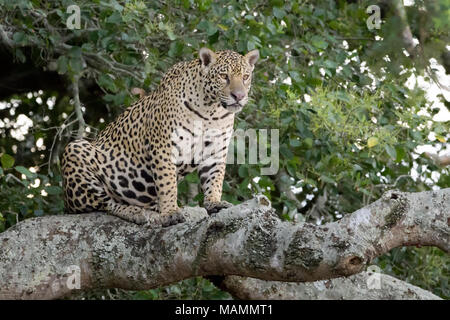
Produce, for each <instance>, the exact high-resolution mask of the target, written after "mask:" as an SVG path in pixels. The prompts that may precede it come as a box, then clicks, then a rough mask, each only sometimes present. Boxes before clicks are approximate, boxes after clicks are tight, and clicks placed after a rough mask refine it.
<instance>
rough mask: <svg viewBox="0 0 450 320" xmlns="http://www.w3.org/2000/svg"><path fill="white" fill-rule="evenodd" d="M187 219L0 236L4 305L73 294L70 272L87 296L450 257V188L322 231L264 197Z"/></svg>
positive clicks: (38, 227)
mask: <svg viewBox="0 0 450 320" xmlns="http://www.w3.org/2000/svg"><path fill="white" fill-rule="evenodd" d="M183 212H184V214H185V216H186V218H187V220H188V221H187V222H185V223H181V224H178V225H175V226H172V227H169V228H163V229H147V228H144V227H142V226H138V225H135V224H132V223H128V222H125V221H123V220H120V219H119V218H116V217H113V216H107V215H102V214H98V213H97V214H95V213H93V214H83V215H58V216H46V217H42V218H33V219H27V220H25V221H23V222H20V223H19V224H17V225H15V226H14V227H11V228H10V229H8V230H7V231H5V232H3V233H2V234H0V244H1V246H2V250H1V251H0V298H23V299H37V298H59V297H63V296H65V295H68V294H70V292H71V287H70V286H68V285H66V284H67V283H68V280H70V279H71V276H72V274H71V273H70V272H68V271H67V270H70V267H71V266H76V267H77V268H79V270H80V279H81V280H80V288H81V290H87V289H92V288H123V289H129V290H143V289H150V288H155V287H160V286H162V285H166V284H170V283H173V282H176V281H179V280H182V279H186V278H190V277H193V276H209V275H239V276H244V277H253V278H259V279H263V280H275V281H293V282H305V281H316V280H323V279H330V278H336V277H341V276H348V275H352V274H355V273H359V272H361V271H362V270H363V269H364V268H365V266H366V265H368V264H369V263H370V262H371V261H372V260H373V259H374V258H375V257H377V256H379V255H381V254H384V253H386V252H387V251H389V250H390V249H392V248H395V247H398V246H407V245H430V246H437V247H439V248H441V249H442V250H444V251H446V252H449V250H450V231H449V225H450V188H448V189H443V190H439V191H427V192H420V193H402V192H398V191H389V192H387V193H386V194H385V195H383V197H382V198H381V199H379V200H377V201H375V202H373V203H372V204H370V205H368V206H366V207H364V208H362V209H360V210H358V211H356V212H354V213H353V214H351V215H348V216H345V217H344V218H342V219H341V220H340V221H337V222H332V223H327V224H325V225H319V226H318V225H315V224H309V223H304V224H293V223H291V222H286V221H281V220H280V219H279V218H278V216H277V215H276V214H275V212H274V211H273V209H272V208H271V207H270V203H269V201H268V200H267V199H266V198H265V197H263V196H258V197H257V198H255V199H253V200H250V201H247V202H245V203H243V204H240V205H237V206H234V207H231V208H229V209H225V210H222V211H221V212H220V213H218V214H217V215H214V216H212V217H208V216H207V214H206V211H205V210H204V209H202V208H191V207H187V208H185V209H183Z"/></svg>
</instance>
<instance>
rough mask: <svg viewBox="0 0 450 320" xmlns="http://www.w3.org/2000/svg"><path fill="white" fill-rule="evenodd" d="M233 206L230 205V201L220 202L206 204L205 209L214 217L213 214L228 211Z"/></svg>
mask: <svg viewBox="0 0 450 320" xmlns="http://www.w3.org/2000/svg"><path fill="white" fill-rule="evenodd" d="M232 206H233V204H231V203H229V202H228V201H220V202H205V204H204V207H205V209H206V211H208V214H209V215H212V214H213V213H217V212H219V211H220V210H222V209H226V208H229V207H232Z"/></svg>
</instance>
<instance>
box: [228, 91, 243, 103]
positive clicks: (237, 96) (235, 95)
mask: <svg viewBox="0 0 450 320" xmlns="http://www.w3.org/2000/svg"><path fill="white" fill-rule="evenodd" d="M231 96H232V97H233V99H234V100H236V102H239V101H241V100H242V99H244V97H245V92H244V91H232V92H231Z"/></svg>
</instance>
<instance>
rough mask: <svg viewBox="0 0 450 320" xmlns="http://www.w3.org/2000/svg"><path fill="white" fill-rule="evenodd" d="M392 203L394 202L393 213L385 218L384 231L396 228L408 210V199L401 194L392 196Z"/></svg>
mask: <svg viewBox="0 0 450 320" xmlns="http://www.w3.org/2000/svg"><path fill="white" fill-rule="evenodd" d="M391 201H394V204H393V205H392V208H391V211H390V212H389V213H388V214H387V215H386V217H384V225H383V228H384V229H390V228H392V227H394V226H395V225H396V224H397V223H398V221H400V219H401V218H402V217H403V216H404V215H405V212H406V211H407V209H408V206H409V203H408V199H407V198H406V197H404V196H403V195H401V194H395V193H394V194H392V196H391Z"/></svg>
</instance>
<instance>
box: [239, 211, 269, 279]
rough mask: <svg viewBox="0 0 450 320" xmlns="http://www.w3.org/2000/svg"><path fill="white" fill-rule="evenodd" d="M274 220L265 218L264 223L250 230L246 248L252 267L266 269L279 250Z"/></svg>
mask: <svg viewBox="0 0 450 320" xmlns="http://www.w3.org/2000/svg"><path fill="white" fill-rule="evenodd" d="M274 225H275V223H274V220H273V219H267V220H264V223H263V225H261V226H260V225H255V227H254V228H253V230H251V231H250V233H249V235H248V237H247V241H246V242H245V245H244V249H245V252H247V253H248V261H249V263H250V268H252V269H253V270H264V269H267V267H268V265H269V260H270V259H271V257H272V256H273V255H274V254H275V251H276V250H277V241H276V239H275V235H274V232H273V228H274Z"/></svg>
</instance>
